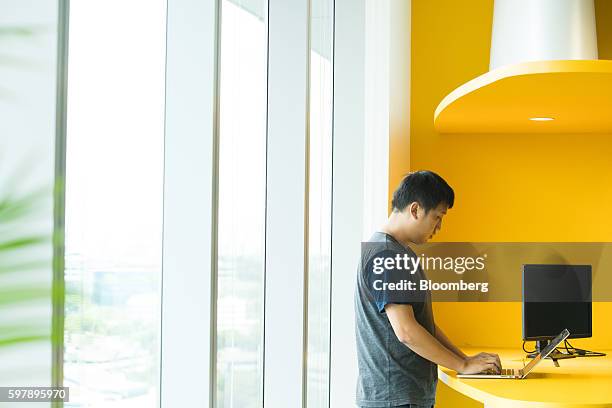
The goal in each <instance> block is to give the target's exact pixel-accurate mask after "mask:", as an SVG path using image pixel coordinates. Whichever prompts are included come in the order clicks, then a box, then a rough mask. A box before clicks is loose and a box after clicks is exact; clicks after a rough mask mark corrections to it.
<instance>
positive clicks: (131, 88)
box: [64, 0, 166, 408]
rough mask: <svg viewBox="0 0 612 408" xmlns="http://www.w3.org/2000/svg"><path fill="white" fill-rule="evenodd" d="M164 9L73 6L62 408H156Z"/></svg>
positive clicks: (140, 1)
mask: <svg viewBox="0 0 612 408" xmlns="http://www.w3.org/2000/svg"><path fill="white" fill-rule="evenodd" d="M118 10H121V12H118ZM165 13H166V4H165V1H162V0H155V1H150V0H146V1H145V0H134V1H129V2H120V1H107V2H94V3H92V2H84V1H73V2H71V5H70V37H69V61H68V63H69V70H68V72H69V77H68V115H67V125H68V128H67V152H66V153H67V154H66V173H67V174H66V237H65V239H66V255H65V268H66V269H65V283H66V290H67V291H68V294H67V296H66V301H65V335H64V337H65V354H64V386H68V387H70V402H69V403H66V404H65V406H66V407H92V408H93V407H104V408H112V407H126V406H129V407H134V408H140V407H143V408H144V407H147V408H149V407H157V406H159V402H158V401H159V390H158V384H159V360H160V358H159V335H160V332H159V326H160V289H159V286H160V274H161V248H162V239H161V238H162V203H163V200H162V192H163V153H164V151H163V146H164V139H163V138H164V70H165V60H164V58H165V19H166V15H165ZM135 25H137V27H138V29H134V28H135ZM109 27H112V29H109Z"/></svg>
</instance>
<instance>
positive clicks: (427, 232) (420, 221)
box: [416, 203, 448, 244]
mask: <svg viewBox="0 0 612 408" xmlns="http://www.w3.org/2000/svg"><path fill="white" fill-rule="evenodd" d="M447 210H448V205H447V204H446V203H440V204H439V205H438V206H437V207H436V208H432V209H431V210H429V212H428V213H427V214H426V213H425V210H424V209H423V208H422V207H421V206H419V207H418V209H417V219H416V224H417V226H418V231H419V237H418V238H419V239H420V240H421V242H419V243H420V244H424V243H426V242H427V241H428V240H430V239H431V238H433V236H434V235H435V234H436V233H437V232H438V231H439V230H440V228H442V218H444V216H445V215H446V211H447Z"/></svg>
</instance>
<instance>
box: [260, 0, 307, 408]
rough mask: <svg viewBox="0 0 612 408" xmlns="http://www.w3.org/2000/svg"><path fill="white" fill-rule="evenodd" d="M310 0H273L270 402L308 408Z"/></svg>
mask: <svg viewBox="0 0 612 408" xmlns="http://www.w3.org/2000/svg"><path fill="white" fill-rule="evenodd" d="M308 4H309V2H308V0H269V17H268V27H269V31H268V33H269V34H268V35H269V38H268V41H269V49H268V138H267V143H268V148H267V185H266V261H265V265H266V272H265V315H264V406H265V407H266V408H286V407H296V408H297V407H301V406H302V403H303V398H304V386H303V383H304V377H303V375H304V363H305V355H304V349H305V347H304V346H305V339H306V327H305V324H306V322H307V319H306V317H307V316H306V304H305V291H306V287H305V281H306V271H307V265H306V261H305V260H306V259H307V252H306V244H307V242H308V241H307V240H306V222H305V211H306V209H307V207H306V197H307V190H306V174H307V173H306V165H307V150H306V146H307V117H308V110H307V108H308V100H307V97H308V65H309V63H308V61H309V58H308V55H309V52H310V50H309V35H308V31H309V30H308V27H309V20H310V19H309V8H308Z"/></svg>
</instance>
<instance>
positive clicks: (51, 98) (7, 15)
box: [0, 0, 58, 408]
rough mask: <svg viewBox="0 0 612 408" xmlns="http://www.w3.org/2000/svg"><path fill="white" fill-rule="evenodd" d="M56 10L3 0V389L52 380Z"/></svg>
mask: <svg viewBox="0 0 612 408" xmlns="http://www.w3.org/2000/svg"><path fill="white" fill-rule="evenodd" d="M57 12H58V4H57V2H55V1H44V2H36V3H33V2H27V1H23V0H2V1H0V48H1V51H0V386H2V387H5V386H13V387H15V386H18V387H25V386H37V385H50V384H51V371H52V367H51V361H52V356H51V350H52V348H51V341H50V339H51V321H52V308H51V304H52V298H51V287H52V277H53V269H52V265H53V245H52V234H53V207H54V203H53V187H54V164H55V136H56V135H55V132H56V129H55V101H56V75H57V67H56V61H57V52H58V48H57V47H58V38H57V36H58V24H57ZM49 405H50V404H48V403H47V404H45V403H40V402H38V403H34V402H33V403H31V404H30V403H23V402H21V403H16V402H15V403H10V402H0V406H1V407H18V408H19V407H22V408H26V407H31V406H39V407H47V406H49Z"/></svg>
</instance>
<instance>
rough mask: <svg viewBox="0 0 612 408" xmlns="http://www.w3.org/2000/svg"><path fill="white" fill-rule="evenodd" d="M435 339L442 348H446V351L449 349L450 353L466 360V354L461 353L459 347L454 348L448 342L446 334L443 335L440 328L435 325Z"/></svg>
mask: <svg viewBox="0 0 612 408" xmlns="http://www.w3.org/2000/svg"><path fill="white" fill-rule="evenodd" d="M436 339H438V341H439V342H440V343H442V345H443V346H444V347H446V348H447V349H449V350H450V351H452V352H453V353H455V354H456V355H458V356H459V357H461V358H463V359H466V358H468V356H467V354H465V353H464V352H463V351H461V350H460V349H459V347H457V346H455V345H454V344H453V342H452V341H450V339H449V338H448V337H447V336H446V334H444V332H443V331H442V329H441V328H440V326H438V325H437V324H436Z"/></svg>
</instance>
